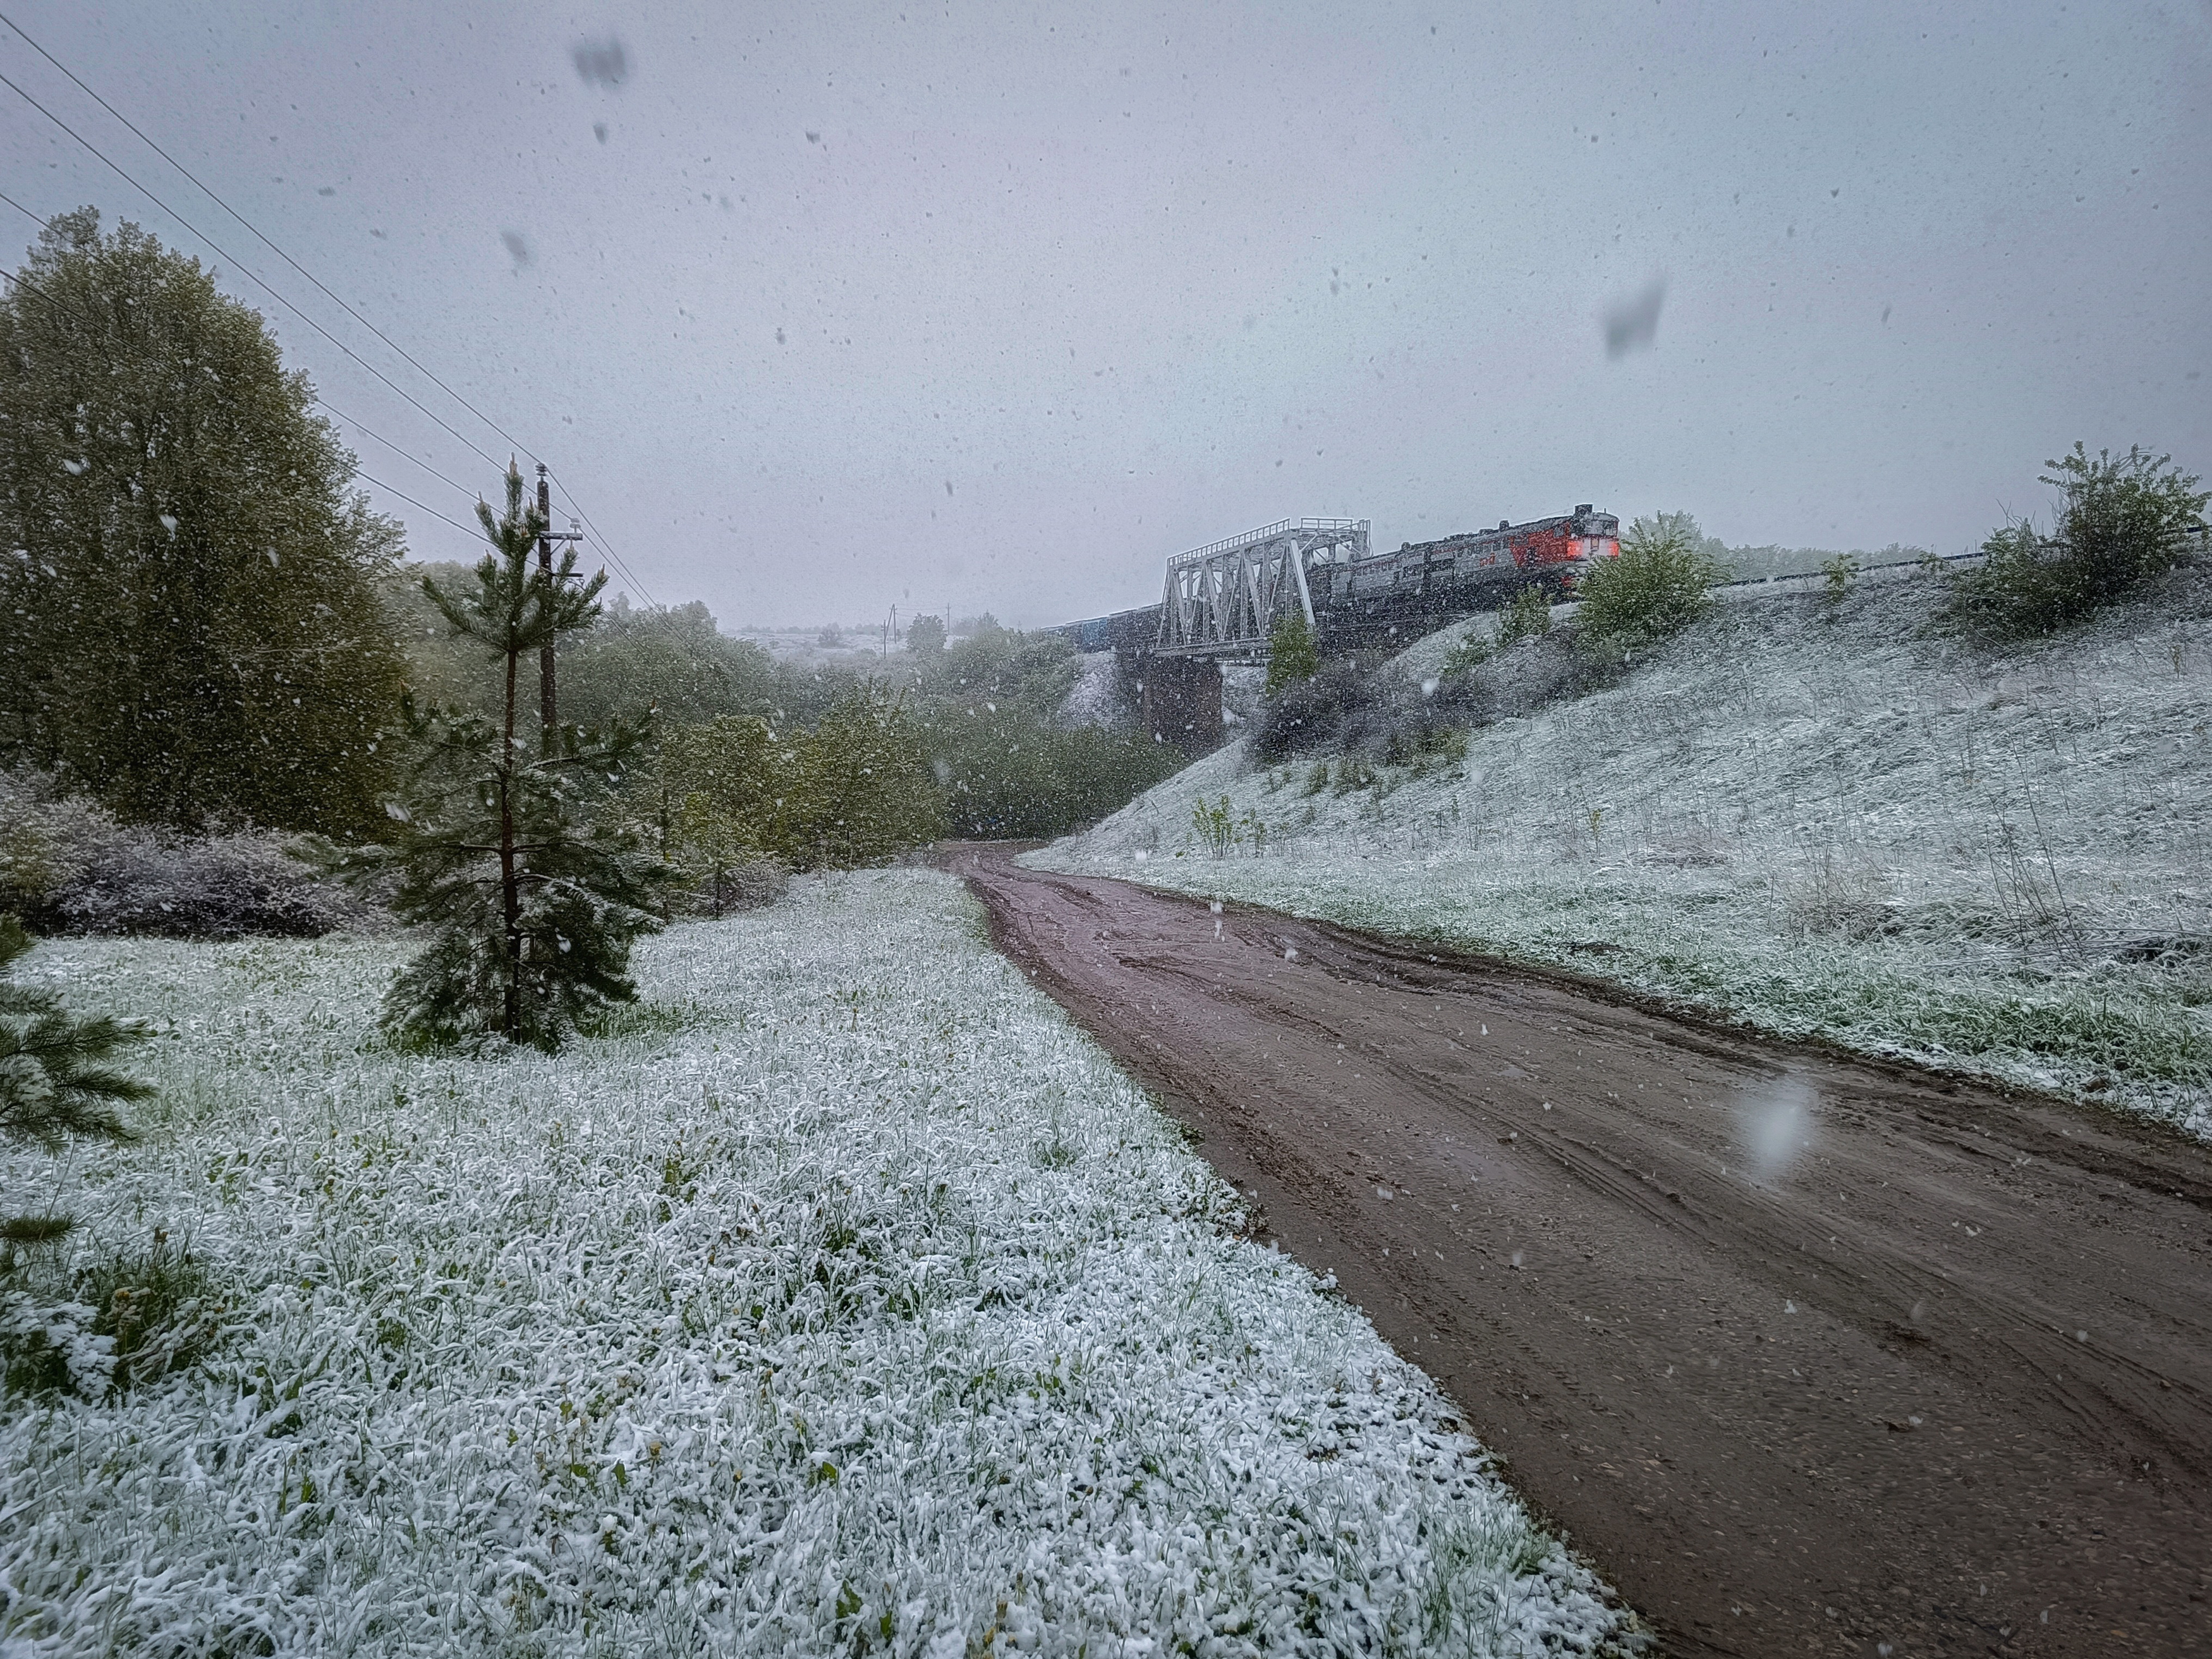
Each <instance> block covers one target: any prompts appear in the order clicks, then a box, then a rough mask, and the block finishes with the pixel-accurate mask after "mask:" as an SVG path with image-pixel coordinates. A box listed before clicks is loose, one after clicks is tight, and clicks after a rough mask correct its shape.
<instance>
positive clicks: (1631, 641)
mask: <svg viewBox="0 0 2212 1659" xmlns="http://www.w3.org/2000/svg"><path fill="white" fill-rule="evenodd" d="M1727 574H1728V573H1727V569H1726V568H1725V567H1723V565H1722V564H1721V562H1719V561H1718V560H1717V559H1716V558H1715V557H1714V556H1712V554H1711V552H1710V551H1708V550H1707V549H1706V547H1705V544H1704V540H1703V538H1700V537H1699V535H1698V533H1697V523H1696V521H1695V520H1692V519H1691V518H1690V517H1689V515H1688V514H1687V513H1660V514H1659V515H1658V516H1657V517H1656V518H1653V519H1638V520H1636V521H1635V522H1634V523H1633V524H1632V525H1630V526H1629V527H1628V531H1627V533H1626V534H1625V535H1623V536H1622V537H1621V538H1620V556H1619V557H1618V558H1612V559H1601V560H1598V561H1596V562H1595V564H1594V565H1593V566H1592V567H1591V568H1590V570H1589V573H1588V574H1585V575H1584V576H1583V579H1582V582H1581V586H1580V589H1579V592H1580V594H1581V598H1582V611H1581V613H1580V614H1579V615H1578V616H1577V618H1576V624H1577V629H1579V631H1580V632H1581V634H1582V635H1583V637H1584V638H1585V639H1587V640H1589V641H1593V642H1595V643H1598V644H1601V645H1604V646H1610V647H1615V648H1619V649H1623V650H1632V649H1634V648H1635V647H1638V646H1642V645H1648V644H1650V643H1652V642H1653V641H1658V640H1662V639H1665V638H1667V637H1668V635H1673V634H1679V633H1680V632H1681V630H1682V629H1685V628H1687V627H1688V626H1689V625H1690V624H1691V623H1693V622H1695V621H1696V620H1697V619H1698V618H1699V617H1702V616H1703V615H1705V609H1706V607H1707V606H1708V605H1711V603H1712V589H1713V587H1714V586H1715V584H1717V583H1718V582H1721V581H1723V580H1726V579H1727ZM1502 637H1503V636H1502V635H1501V638H1502Z"/></svg>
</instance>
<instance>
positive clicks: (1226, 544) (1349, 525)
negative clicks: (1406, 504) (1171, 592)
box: [1168, 519, 1359, 569]
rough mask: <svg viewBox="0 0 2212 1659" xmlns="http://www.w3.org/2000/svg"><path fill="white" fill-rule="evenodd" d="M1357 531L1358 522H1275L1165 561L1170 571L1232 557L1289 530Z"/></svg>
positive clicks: (1325, 520)
mask: <svg viewBox="0 0 2212 1659" xmlns="http://www.w3.org/2000/svg"><path fill="white" fill-rule="evenodd" d="M1358 528H1359V520H1357V519H1278V520H1275V522H1274V523H1273V524H1266V525H1261V526H1260V527H1259V528H1258V529H1257V530H1248V531H1246V532H1244V533H1243V535H1241V536H1231V537H1229V538H1226V539H1225V540H1222V541H1218V542H1208V543H1207V544H1206V545H1205V546H1204V547H1194V548H1192V549H1191V550H1190V551H1189V552H1188V553H1178V554H1176V555H1175V556H1174V557H1172V558H1170V560H1169V561H1168V566H1169V568H1170V569H1179V568H1182V566H1184V565H1187V564H1194V563H1196V562H1198V561H1199V560H1200V559H1210V558H1212V556H1214V555H1215V554H1217V553H1233V552H1235V551H1236V550H1237V549H1238V548H1240V547H1249V546H1251V545H1252V544H1254V543H1255V542H1265V541H1272V540H1273V539H1274V538H1276V537H1278V536H1279V535H1282V534H1283V533H1284V532H1285V531H1291V530H1342V531H1354V530H1357V529H1358Z"/></svg>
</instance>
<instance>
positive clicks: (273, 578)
mask: <svg viewBox="0 0 2212 1659" xmlns="http://www.w3.org/2000/svg"><path fill="white" fill-rule="evenodd" d="M312 402H313V389H312V388H311V387H310V386H309V385H308V382H307V378H306V376H304V375H301V374H287V373H286V372H285V371H284V368H283V363H282V362H281V361H280V360H279V357H278V355H277V350H276V342H275V341H274V340H273V339H271V338H270V335H269V331H268V330H267V329H266V327H264V325H263V323H262V320H261V319H260V317H259V316H258V314H257V313H254V312H252V311H251V310H249V309H248V308H247V307H245V306H243V305H241V304H240V303H239V302H238V301H234V300H232V299H228V298H227V297H225V296H224V295H222V294H221V293H220V292H218V291H217V289H216V286H215V282H214V279H213V277H212V276H211V275H210V273H208V272H207V271H205V270H202V269H201V267H200V265H199V264H198V262H197V260H192V259H187V258H184V257H183V256H181V255H179V254H177V253H174V252H170V251H169V250H167V249H166V248H164V247H163V246H161V244H160V243H159V242H158V241H156V240H155V239H154V238H152V237H150V236H149V235H147V234H144V233H143V232H142V231H141V230H139V229H138V228H137V226H135V225H131V224H128V223H126V224H124V225H123V226H121V227H120V228H118V230H117V231H116V232H115V233H114V234H112V235H107V236H103V235H101V234H100V218H99V215H98V214H97V213H95V212H94V210H91V209H89V208H86V209H83V210H79V211H78V212H76V213H70V214H64V215H62V216H60V217H58V218H57V219H55V220H54V221H53V222H52V224H51V226H49V228H47V229H46V231H45V232H44V233H42V234H41V235H40V240H39V242H38V245H37V246H36V247H35V248H34V249H33V251H32V253H31V256H30V258H29V261H28V263H27V264H26V265H25V267H24V269H23V272H22V279H21V281H20V282H18V283H15V284H13V285H11V287H10V289H9V291H8V293H7V294H6V295H4V297H0V615H4V616H7V617H9V619H10V623H11V626H9V628H8V629H5V630H0V758H5V759H8V760H12V761H22V762H28V763H31V764H33V765H35V766H38V767H41V768H44V769H49V770H52V771H53V772H55V773H57V774H58V775H59V776H60V778H61V779H62V780H63V781H64V783H65V784H67V785H68V786H70V787H80V788H82V789H85V790H87V791H88V792H90V793H93V794H94V795H96V796H98V797H99V798H100V799H101V800H102V801H103V802H105V803H106V805H108V806H110V807H111V808H112V809H113V810H114V811H116V812H118V814H120V815H121V816H123V817H126V818H130V819H134V820H138V821H143V822H155V823H169V824H173V825H177V826H179V827H184V828H197V827H199V826H200V825H201V824H202V823H204V821H205V820H207V819H209V818H210V817H223V818H232V817H246V818H250V819H252V820H254V821H256V822H258V823H264V824H267V825H270V826H273V827H276V828H280V829H325V830H331V831H337V832H352V831H355V830H358V829H362V828H363V827H364V826H365V825H367V824H368V823H371V822H374V821H375V819H376V817H377V813H378V806H379V803H380V800H381V799H382V798H383V796H384V794H385V793H386V790H387V787H388V785H389V782H390V779H391V762H392V754H391V746H390V744H387V743H385V742H384V741H382V737H381V732H382V728H383V726H385V724H386V720H388V718H389V715H390V711H391V709H392V703H393V700H394V697H395V696H396V694H397V692H398V686H399V681H400V675H401V658H400V655H399V653H398V645H397V642H396V641H395V639H394V636H393V632H392V624H391V623H390V621H389V620H388V619H387V617H386V613H385V611H384V608H383V606H382V605H381V604H380V600H379V594H378V585H379V582H380V580H381V578H382V577H383V575H384V574H385V573H386V571H387V570H388V569H389V568H390V566H391V564H392V560H393V558H394V556H395V554H396V551H397V549H398V544H399V530H398V526H396V525H395V524H393V523H392V521H391V520H388V519H384V518H380V517H379V516H378V515H376V514H375V513H372V512H370V511H369V509H368V500H367V498H366V497H365V496H363V495H360V494H359V493H357V492H355V491H353V490H352V489H350V488H349V481H350V479H351V477H352V476H353V470H354V463H353V457H352V455H351V454H350V453H349V452H348V451H347V450H346V449H345V448H344V447H343V445H342V444H340V442H339V441H338V439H337V435H336V434H335V433H334V432H332V430H331V427H330V425H329V423H328V422H325V420H323V419H322V418H321V417H320V416H317V415H316V414H314V413H313V410H312V409H311V407H310V405H311V404H312Z"/></svg>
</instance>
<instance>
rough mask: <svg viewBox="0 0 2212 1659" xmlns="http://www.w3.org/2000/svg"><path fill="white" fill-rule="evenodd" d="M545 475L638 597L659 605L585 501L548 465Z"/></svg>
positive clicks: (650, 603)
mask: <svg viewBox="0 0 2212 1659" xmlns="http://www.w3.org/2000/svg"><path fill="white" fill-rule="evenodd" d="M545 476H546V477H548V478H550V479H551V480H552V481H553V487H554V488H555V489H558V490H559V491H560V492H561V496H562V500H563V501H567V502H568V510H569V511H570V512H572V513H574V514H575V515H576V516H577V517H578V518H580V519H581V520H583V521H584V527H585V528H586V530H588V531H590V532H592V540H594V541H596V542H597V543H599V546H600V547H601V549H602V550H605V553H606V556H607V557H608V558H610V559H611V560H613V561H614V566H615V568H616V569H617V570H619V571H621V572H622V574H623V580H625V581H627V582H629V585H630V586H632V587H635V589H637V593H638V597H639V598H640V599H643V600H644V601H645V602H646V603H647V605H659V603H660V601H659V600H658V599H654V598H653V592H652V590H651V589H649V588H648V587H647V586H646V585H645V584H644V583H643V582H641V581H640V580H638V576H637V572H635V570H632V569H631V568H629V565H627V564H626V563H624V562H623V556H622V555H621V554H619V553H617V552H616V551H615V550H614V546H613V544H611V543H610V542H609V541H608V540H607V538H605V536H604V535H601V534H600V533H599V526H597V525H595V524H593V523H592V515H591V514H590V513H586V512H585V511H584V507H583V503H582V502H580V501H578V500H577V499H576V498H575V496H574V495H573V494H571V493H570V491H569V489H568V485H566V484H564V483H562V482H561V478H560V475H559V474H557V473H556V472H555V471H553V469H552V468H550V467H548V468H546V469H545Z"/></svg>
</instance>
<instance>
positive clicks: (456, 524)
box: [0, 198, 477, 536]
mask: <svg viewBox="0 0 2212 1659" xmlns="http://www.w3.org/2000/svg"><path fill="white" fill-rule="evenodd" d="M0 199H4V198H0ZM0 276H3V277H5V278H7V280H8V281H9V282H11V283H15V286H16V287H18V288H20V289H27V290H29V291H30V292H31V293H33V294H35V295H38V296H39V297H40V299H41V300H44V301H46V303H47V304H48V305H50V306H52V307H54V308H55V309H56V310H57V311H61V312H65V313H68V314H69V315H70V316H71V317H74V318H76V320H77V321H79V322H81V323H82V322H83V321H84V320H85V318H84V313H82V312H80V311H78V310H77V309H76V307H74V306H71V305H70V304H68V303H67V302H66V301H61V300H57V299H56V298H54V296H53V295H51V294H49V293H47V292H46V289H42V288H40V286H39V285H38V284H37V283H34V282H32V281H31V280H30V279H29V278H28V277H26V276H18V275H16V273H15V272H14V271H12V270H0ZM315 401H316V402H317V403H322V399H321V398H317V399H316V400H315ZM323 407H324V408H325V409H330V405H329V404H323ZM331 413H332V414H333V415H339V411H338V410H335V409H332V410H331ZM339 418H340V419H342V420H352V417H351V416H345V415H340V416H339ZM353 424H354V425H356V426H361V422H358V421H354V422H353ZM361 429H362V431H363V432H368V428H367V427H365V426H362V427H361ZM368 435H369V436H370V437H372V438H376V441H377V442H379V443H380V444H383V445H384V446H385V447H386V448H390V449H392V450H394V451H396V453H398V454H399V455H400V456H402V457H403V458H404V459H408V460H414V459H415V458H414V457H413V456H411V455H409V454H408V453H407V452H406V451H405V450H404V449H399V448H398V446H397V445H395V444H393V443H392V441H391V440H389V439H387V438H378V437H377V435H376V434H374V432H368ZM416 465H418V466H425V470H426V471H433V472H434V473H435V476H436V477H440V478H442V479H444V480H445V482H446V483H453V480H452V479H451V478H447V477H446V476H445V474H444V473H442V472H435V469H431V468H428V467H427V466H426V464H425V463H423V462H420V461H416ZM352 476H353V477H356V478H359V479H360V480H362V482H363V483H373V484H374V485H375V486H376V487H377V488H378V489H381V490H384V491H385V492H386V493H387V494H389V495H397V496H398V498H399V499H400V500H401V501H404V502H406V503H407V505H408V506H410V507H415V508H416V509H417V510H419V511H421V512H424V513H428V514H429V515H430V516H431V517H432V518H434V519H436V520H439V521H441V523H444V524H449V525H451V526H453V528H454V529H456V530H459V531H463V532H466V533H467V534H469V535H471V536H474V535H475V534H476V533H477V530H476V527H475V526H471V525H465V524H463V523H462V522H461V521H460V520H459V519H448V518H447V517H446V515H445V514H444V513H441V512H439V511H438V509H437V508H436V507H429V506H427V505H425V504H424V503H423V502H421V501H416V499H415V498H414V497H413V496H412V495H409V494H408V493H407V492H406V491H405V490H404V489H394V488H393V487H392V485H390V484H388V483H385V482H384V480H383V479H381V478H380V477H376V476H375V475H374V474H373V473H371V472H369V471H366V470H365V469H364V468H362V466H360V465H358V464H356V465H355V467H354V468H353V472H352ZM453 488H454V489H459V490H460V491H461V493H462V494H463V495H467V494H469V493H470V491H469V490H468V489H466V488H465V487H464V486H463V485H460V484H453Z"/></svg>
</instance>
